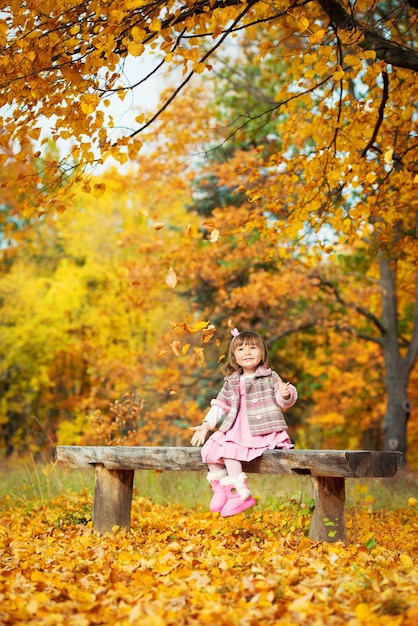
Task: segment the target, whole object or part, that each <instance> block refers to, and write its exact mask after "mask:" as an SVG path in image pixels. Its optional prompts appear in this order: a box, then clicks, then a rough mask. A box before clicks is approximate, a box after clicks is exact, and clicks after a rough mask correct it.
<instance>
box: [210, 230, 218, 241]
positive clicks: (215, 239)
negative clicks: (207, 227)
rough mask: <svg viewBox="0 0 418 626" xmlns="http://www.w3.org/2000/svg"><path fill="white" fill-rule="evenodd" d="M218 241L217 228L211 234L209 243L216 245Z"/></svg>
mask: <svg viewBox="0 0 418 626" xmlns="http://www.w3.org/2000/svg"><path fill="white" fill-rule="evenodd" d="M218 239H219V230H218V229H217V228H214V229H213V230H212V232H211V233H210V237H209V241H210V243H215V242H216V241H218Z"/></svg>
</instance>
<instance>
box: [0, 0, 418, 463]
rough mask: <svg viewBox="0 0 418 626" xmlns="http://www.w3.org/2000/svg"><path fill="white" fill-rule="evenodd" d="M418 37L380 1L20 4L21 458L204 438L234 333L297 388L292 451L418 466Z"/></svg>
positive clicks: (12, 248)
mask: <svg viewBox="0 0 418 626" xmlns="http://www.w3.org/2000/svg"><path fill="white" fill-rule="evenodd" d="M32 4H33V6H32ZM344 16H345V17H344ZM416 25H417V11H416V8H414V6H413V3H406V2H403V3H392V2H379V3H373V2H367V1H365V0H363V2H359V3H355V4H351V3H343V2H341V3H338V2H325V1H324V2H311V3H307V4H305V3H298V2H294V3H288V2H277V3H270V4H268V5H267V4H264V3H261V2H250V3H242V2H210V3H208V4H207V5H205V4H204V3H202V2H190V3H188V6H187V7H185V6H181V5H177V3H172V2H159V3H158V2H157V3H148V2H135V1H131V2H110V3H102V2H97V1H96V2H87V3H83V5H82V6H81V5H75V4H72V3H71V2H62V3H58V5H56V3H51V4H50V3H45V5H43V8H42V12H40V11H39V9H38V8H37V6H36V3H30V2H29V3H27V4H25V5H24V6H20V5H19V6H18V5H16V6H15V5H14V4H13V3H9V4H8V5H7V6H4V7H3V11H2V14H1V16H0V47H2V56H1V59H0V66H1V70H2V72H3V73H2V78H1V79H0V106H1V109H0V115H1V118H0V123H1V127H2V132H1V134H0V168H1V170H0V179H1V186H2V200H1V204H0V220H1V222H0V224H1V253H2V258H1V265H0V447H1V449H2V451H3V453H4V455H6V456H11V455H13V454H20V453H22V452H27V451H30V452H31V453H32V454H35V455H41V454H42V453H45V452H46V453H49V452H50V451H51V449H52V447H53V446H54V445H55V444H57V443H59V444H99V443H100V444H106V443H118V444H123V443H128V444H141V445H153V444H163V445H164V444H167V445H180V444H187V443H188V442H189V440H190V431H189V430H188V429H189V427H190V426H191V425H194V424H196V423H197V422H199V421H200V420H201V419H202V417H203V415H204V413H205V411H206V409H207V407H208V403H209V401H210V399H211V398H212V397H214V395H216V393H217V391H218V389H219V387H220V385H221V383H222V374H221V370H220V366H221V364H222V360H223V358H224V355H225V352H226V350H227V346H228V343H229V339H230V332H229V331H230V328H231V327H233V326H238V327H239V328H242V329H243V328H250V327H251V328H254V329H255V330H257V331H259V332H260V333H261V334H262V335H263V336H264V337H265V339H266V341H267V343H268V346H269V350H270V355H271V362H272V366H273V367H274V368H275V369H276V370H277V371H278V372H279V373H280V374H281V375H282V376H283V378H285V379H289V380H291V381H292V382H293V383H294V384H295V385H296V386H297V388H298V391H299V397H300V399H299V401H298V403H297V405H296V406H295V407H294V408H293V409H292V410H291V412H289V413H288V416H287V419H288V423H289V430H290V433H291V437H292V439H293V441H294V442H295V445H296V446H297V447H302V448H363V447H365V448H378V449H379V448H381V449H382V448H385V449H400V450H402V451H403V452H406V451H407V450H408V457H407V458H408V463H409V467H410V468H411V469H413V468H416V467H417V464H418V453H417V448H418V446H417V443H418V423H417V419H416V410H415V409H414V408H413V407H414V405H416V403H417V395H418V368H417V366H416V357H417V351H418V311H417V309H418V307H417V294H418V291H417V273H416V267H417V214H418V209H417V192H416V189H417V176H418V171H417V161H418V159H417V130H416V124H417V112H416V108H415V103H416V102H417V94H418V89H417V67H418V64H417V62H416V58H417V51H416V37H415V35H416V31H417V28H416ZM382 42H384V43H385V45H384V46H383V44H382ZM145 54H148V57H147V63H146V64H145V65H144V66H143V65H142V64H141V63H143V58H144V55H145ZM128 62H129V64H133V65H131V66H132V67H134V68H135V70H134V77H129V76H128V74H127V72H128ZM149 63H151V65H152V64H154V65H153V67H154V69H152V70H148V69H146V70H145V74H143V73H142V69H141V68H142V67H147V68H148V67H149ZM157 70H158V71H159V72H160V74H159V81H160V82H159V85H162V92H161V99H160V101H159V104H158V105H157V107H156V108H155V110H152V111H150V110H149V109H148V108H147V107H146V106H145V105H142V106H141V104H139V105H137V106H136V107H131V106H130V104H131V102H132V98H133V95H132V94H133V93H134V91H135V90H139V94H141V93H142V94H143V96H142V97H143V98H145V97H146V94H147V89H150V87H149V85H150V80H151V79H152V78H153V75H154V72H156V71H157ZM151 85H152V83H151ZM141 90H142V91H141ZM135 93H136V92H135ZM140 97H141V96H140ZM115 101H116V102H119V103H120V106H123V107H125V110H128V111H130V117H129V118H128V119H127V118H126V117H123V116H122V115H119V114H118V113H116V114H115V110H118V109H117V108H116V109H115V108H114V107H115ZM411 407H412V408H411Z"/></svg>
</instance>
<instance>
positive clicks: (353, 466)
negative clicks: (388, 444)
mask: <svg viewBox="0 0 418 626" xmlns="http://www.w3.org/2000/svg"><path fill="white" fill-rule="evenodd" d="M56 453H57V460H58V462H59V464H60V465H61V466H62V467H74V468H85V469H87V468H92V467H94V466H95V465H98V464H101V465H103V466H104V467H105V468H106V469H109V470H178V471H207V466H206V464H204V463H203V462H202V459H201V456H200V448H193V447H181V446H159V447H155V446H152V447H151V446H58V447H57V450H56ZM401 459H402V453H401V452H380V451H370V450H267V451H266V452H264V454H263V455H262V456H261V457H260V458H258V459H255V460H254V461H251V462H250V463H244V464H243V469H244V471H246V472H248V473H263V474H307V475H312V476H330V477H333V476H334V477H342V478H367V477H387V478H390V477H393V476H395V474H396V473H397V471H398V469H399V465H400V462H401Z"/></svg>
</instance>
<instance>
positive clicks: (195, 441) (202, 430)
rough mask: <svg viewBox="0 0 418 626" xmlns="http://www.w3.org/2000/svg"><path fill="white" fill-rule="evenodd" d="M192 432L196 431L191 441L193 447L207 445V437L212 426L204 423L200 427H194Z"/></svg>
mask: <svg viewBox="0 0 418 626" xmlns="http://www.w3.org/2000/svg"><path fill="white" fill-rule="evenodd" d="M190 430H194V434H193V437H192V440H191V444H192V446H202V445H203V444H204V443H205V439H206V435H207V434H208V432H209V431H210V426H209V424H208V423H207V422H203V424H200V426H192V427H191V428H190Z"/></svg>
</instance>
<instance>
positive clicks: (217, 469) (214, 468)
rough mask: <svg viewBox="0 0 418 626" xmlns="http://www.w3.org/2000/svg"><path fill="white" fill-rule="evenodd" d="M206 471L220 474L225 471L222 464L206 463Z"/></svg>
mask: <svg viewBox="0 0 418 626" xmlns="http://www.w3.org/2000/svg"><path fill="white" fill-rule="evenodd" d="M208 469H209V471H210V472H221V471H222V470H224V469H225V465H224V464H223V463H208Z"/></svg>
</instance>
